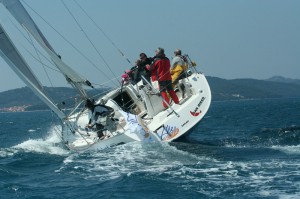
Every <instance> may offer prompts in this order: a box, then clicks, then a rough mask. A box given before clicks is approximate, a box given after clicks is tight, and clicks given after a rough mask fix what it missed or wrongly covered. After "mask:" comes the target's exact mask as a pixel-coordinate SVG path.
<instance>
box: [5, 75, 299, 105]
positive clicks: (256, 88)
mask: <svg viewBox="0 0 300 199" xmlns="http://www.w3.org/2000/svg"><path fill="white" fill-rule="evenodd" d="M207 81H208V83H209V85H210V87H211V91H212V100H214V101H221V100H242V99H264V98H293V97H297V98H298V97H299V98H300V80H295V79H288V78H283V77H273V78H270V79H267V80H256V79H233V80H227V79H222V78H218V77H210V76H207ZM45 91H46V92H47V93H49V95H50V96H51V98H52V99H54V101H55V102H56V103H61V102H62V101H65V102H66V100H68V99H69V101H68V105H72V104H74V100H75V99H74V97H73V98H71V97H72V96H75V93H74V91H73V89H71V88H66V87H55V88H50V87H45ZM11 107H14V108H13V109H11ZM18 107H19V108H20V111H22V110H44V109H47V107H46V105H44V103H43V102H41V101H40V100H39V99H38V98H37V97H36V96H35V95H34V94H33V92H32V91H31V90H30V89H29V88H27V87H23V88H18V89H13V90H8V91H5V92H0V111H13V110H15V111H18V110H19V109H18Z"/></svg>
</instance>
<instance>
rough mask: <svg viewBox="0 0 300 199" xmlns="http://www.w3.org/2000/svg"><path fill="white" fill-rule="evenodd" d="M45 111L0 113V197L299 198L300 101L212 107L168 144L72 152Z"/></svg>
mask: <svg viewBox="0 0 300 199" xmlns="http://www.w3.org/2000/svg"><path fill="white" fill-rule="evenodd" d="M58 125H59V123H57V121H56V118H55V116H53V115H52V113H51V112H48V111H44V112H43V111H41V112H21V113H0V198H1V199H2V198H4V199H6V198H8V199H11V198H22V199H23V198H37V199H43V198H45V199H46V198H47V199H48V198H49V199H50V198H78V199H79V198H130V199H132V198H151V199H152V198H270V199H271V198H272V199H273V198H279V199H285V198H294V199H296V198H300V99H267V100H244V101H225V102H213V103H212V105H211V108H210V110H209V112H208V113H207V114H206V116H205V117H204V119H203V120H202V121H201V122H200V123H199V124H198V125H197V126H196V127H194V128H193V129H192V130H191V132H190V134H189V135H188V136H187V137H186V138H184V139H181V140H179V141H177V142H174V143H170V144H167V143H147V144H143V143H138V142H136V143H129V144H125V145H120V146H117V147H113V148H109V149H106V150H103V151H97V152H95V151H90V152H84V153H72V152H70V151H68V150H66V149H65V148H64V147H63V146H62V145H61V143H60V138H59V137H58V136H57V130H58V128H59V126H58Z"/></svg>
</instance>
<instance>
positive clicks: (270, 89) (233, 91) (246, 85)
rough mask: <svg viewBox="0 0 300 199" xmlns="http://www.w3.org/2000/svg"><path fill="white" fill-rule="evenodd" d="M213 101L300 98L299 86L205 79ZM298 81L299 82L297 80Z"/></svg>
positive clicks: (252, 80)
mask: <svg viewBox="0 0 300 199" xmlns="http://www.w3.org/2000/svg"><path fill="white" fill-rule="evenodd" d="M207 81H208V83H209V85H210V87H211V91H212V98H213V100H235V99H263V98H292V97H300V84H298V83H294V82H293V83H286V82H284V83H283V82H275V81H270V80H256V79H233V80H226V79H221V78H218V77H209V76H208V77H207ZM299 81H300V80H299Z"/></svg>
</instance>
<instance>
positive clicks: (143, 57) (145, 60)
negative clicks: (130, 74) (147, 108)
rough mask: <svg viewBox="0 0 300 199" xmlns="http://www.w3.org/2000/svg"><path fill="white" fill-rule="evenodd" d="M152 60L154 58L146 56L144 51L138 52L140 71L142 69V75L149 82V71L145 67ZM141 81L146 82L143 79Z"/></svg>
mask: <svg viewBox="0 0 300 199" xmlns="http://www.w3.org/2000/svg"><path fill="white" fill-rule="evenodd" d="M153 60H154V58H152V57H147V55H146V54H145V53H140V63H139V67H140V68H141V71H142V72H141V75H142V76H144V77H145V78H146V80H147V81H148V82H151V81H150V77H151V72H150V71H149V70H148V69H147V65H151V64H152V62H153ZM143 83H144V84H146V82H144V81H143Z"/></svg>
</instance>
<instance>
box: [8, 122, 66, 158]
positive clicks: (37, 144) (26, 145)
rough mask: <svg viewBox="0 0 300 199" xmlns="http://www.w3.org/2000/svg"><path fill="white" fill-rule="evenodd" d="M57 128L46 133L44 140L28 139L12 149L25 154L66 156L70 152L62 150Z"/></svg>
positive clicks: (54, 127)
mask: <svg viewBox="0 0 300 199" xmlns="http://www.w3.org/2000/svg"><path fill="white" fill-rule="evenodd" d="M56 129H57V126H53V127H51V128H50V130H49V131H48V133H47V135H48V136H47V137H46V138H45V139H42V138H41V139H29V140H27V141H25V142H22V143H21V144H18V145H16V146H13V147H12V148H14V149H18V150H23V151H25V152H36V153H48V154H52V155H67V154H69V153H70V152H69V151H68V150H66V149H64V148H63V146H62V144H61V140H60V138H59V136H58V135H57V131H56Z"/></svg>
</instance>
